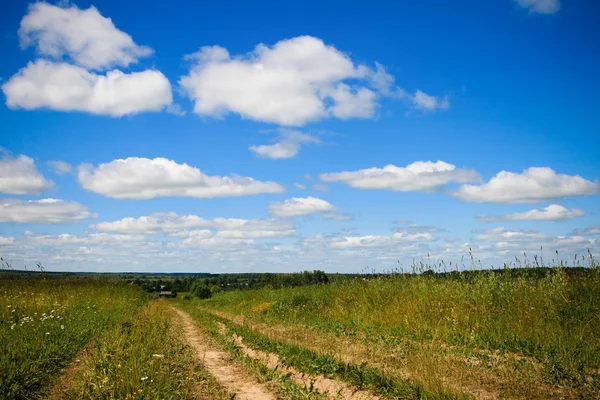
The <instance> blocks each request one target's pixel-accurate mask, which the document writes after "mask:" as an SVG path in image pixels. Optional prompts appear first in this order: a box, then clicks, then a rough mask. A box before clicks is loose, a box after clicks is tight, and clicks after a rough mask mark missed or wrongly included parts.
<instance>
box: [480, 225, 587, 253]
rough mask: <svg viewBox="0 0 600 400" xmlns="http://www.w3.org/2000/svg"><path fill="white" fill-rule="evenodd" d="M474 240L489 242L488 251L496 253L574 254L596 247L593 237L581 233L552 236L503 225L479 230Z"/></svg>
mask: <svg viewBox="0 0 600 400" xmlns="http://www.w3.org/2000/svg"><path fill="white" fill-rule="evenodd" d="M474 240H476V241H481V242H491V247H490V248H489V251H492V252H495V254H496V255H498V254H500V255H502V254H511V253H512V254H518V253H521V254H522V253H523V252H529V253H533V254H536V253H538V254H539V253H540V252H543V251H544V250H548V251H550V252H555V251H562V252H569V253H575V254H576V253H580V252H586V251H587V249H590V248H594V249H595V248H596V247H597V244H596V241H595V240H594V239H587V238H585V237H583V236H581V235H567V236H554V235H549V234H546V233H542V232H539V231H534V230H522V229H506V228H504V227H498V228H493V229H487V230H484V231H482V232H479V233H478V234H477V235H476V236H475V237H474ZM540 255H542V254H540Z"/></svg>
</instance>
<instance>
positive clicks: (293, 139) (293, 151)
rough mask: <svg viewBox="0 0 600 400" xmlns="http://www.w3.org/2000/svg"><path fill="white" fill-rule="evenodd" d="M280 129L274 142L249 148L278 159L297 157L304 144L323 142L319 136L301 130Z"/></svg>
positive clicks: (262, 155) (260, 154)
mask: <svg viewBox="0 0 600 400" xmlns="http://www.w3.org/2000/svg"><path fill="white" fill-rule="evenodd" d="M279 131H280V134H279V136H278V138H277V141H276V142H275V143H274V144H269V145H266V144H263V145H260V146H250V147H249V149H250V150H251V151H253V152H254V153H255V154H256V155H258V156H259V157H263V158H270V159H273V160H277V159H282V158H292V157H295V156H296V155H297V154H298V152H299V151H300V149H301V148H302V145H303V144H307V143H320V142H321V140H320V139H319V138H317V137H315V136H312V135H308V134H306V133H302V132H299V131H293V130H289V129H280V130H279Z"/></svg>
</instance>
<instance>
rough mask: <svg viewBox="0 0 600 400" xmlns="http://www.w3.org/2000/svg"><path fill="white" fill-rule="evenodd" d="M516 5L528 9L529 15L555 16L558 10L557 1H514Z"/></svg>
mask: <svg viewBox="0 0 600 400" xmlns="http://www.w3.org/2000/svg"><path fill="white" fill-rule="evenodd" d="M516 2H517V4H519V6H521V7H523V8H527V9H529V12H530V13H539V14H555V13H557V12H558V10H560V1H559V0H516Z"/></svg>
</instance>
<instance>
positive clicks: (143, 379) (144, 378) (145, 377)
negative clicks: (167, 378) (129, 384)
mask: <svg viewBox="0 0 600 400" xmlns="http://www.w3.org/2000/svg"><path fill="white" fill-rule="evenodd" d="M146 379H148V377H147V376H144V377H143V378H142V379H140V381H145V380H146Z"/></svg>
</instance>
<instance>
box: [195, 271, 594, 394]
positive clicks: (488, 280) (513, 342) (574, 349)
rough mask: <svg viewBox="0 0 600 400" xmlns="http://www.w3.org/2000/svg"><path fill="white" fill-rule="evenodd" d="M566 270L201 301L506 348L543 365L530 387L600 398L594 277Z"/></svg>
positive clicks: (383, 335)
mask: <svg viewBox="0 0 600 400" xmlns="http://www.w3.org/2000/svg"><path fill="white" fill-rule="evenodd" d="M570 272H571V271H570V270H568V269H562V268H556V269H551V270H547V271H546V272H545V273H543V274H525V273H524V274H515V273H514V272H511V271H506V272H500V273H498V272H497V271H496V272H482V273H477V274H468V273H465V274H456V275H454V276H450V275H447V276H444V277H440V276H404V275H395V276H392V277H381V278H379V279H374V280H366V281H363V280H360V279H358V280H352V281H347V282H342V283H334V284H330V285H320V286H309V287H299V288H288V289H279V290H273V289H261V290H250V291H243V292H228V293H222V294H218V295H216V296H214V297H213V298H211V299H209V300H204V301H202V302H201V304H202V306H204V307H209V308H212V309H216V310H223V311H227V312H230V313H234V314H242V315H245V316H247V317H249V318H251V319H252V320H259V321H263V322H266V323H271V324H280V325H287V326H294V325H298V324H301V325H307V326H310V327H317V328H318V329H322V330H325V331H329V332H334V333H335V334H337V335H340V336H345V337H351V338H352V337H354V338H357V340H362V339H364V340H366V341H367V342H368V341H371V342H384V343H387V344H390V345H394V343H400V342H405V341H407V340H408V341H412V342H417V343H426V342H435V343H443V344H444V345H445V346H458V347H460V348H461V349H462V350H463V351H466V352H467V354H468V353H469V352H471V353H472V355H474V356H477V357H482V356H481V354H482V353H486V352H487V353H486V354H493V352H495V351H496V350H499V351H502V352H511V353H515V354H516V355H518V356H524V357H531V358H534V359H535V360H537V361H536V362H538V363H539V365H540V366H541V372H540V374H541V378H540V379H541V380H542V382H540V381H537V380H536V379H537V378H536V379H534V380H533V381H532V382H531V385H539V384H550V385H555V386H557V387H558V386H562V385H566V386H569V387H573V388H575V389H574V390H575V392H576V393H580V394H583V395H585V394H588V393H597V392H598V391H600V375H599V373H600V271H599V270H598V269H597V268H592V269H587V270H583V271H581V270H580V271H578V273H570ZM515 373H516V374H518V373H519V371H516V372H515ZM433 378H435V377H433ZM524 379H525V378H524ZM527 379H529V378H527ZM531 390H535V387H534V386H532V387H531Z"/></svg>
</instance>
